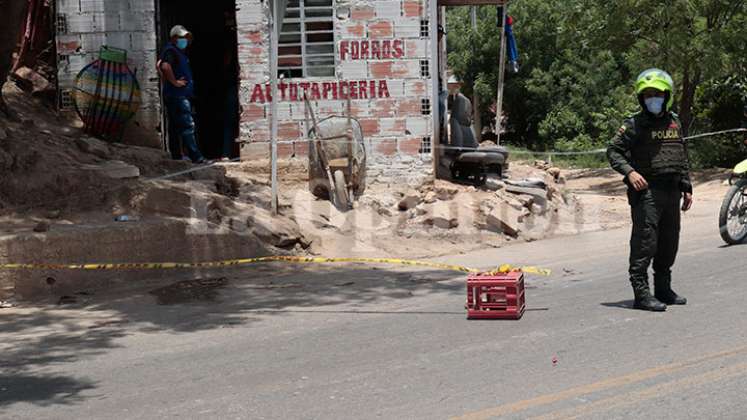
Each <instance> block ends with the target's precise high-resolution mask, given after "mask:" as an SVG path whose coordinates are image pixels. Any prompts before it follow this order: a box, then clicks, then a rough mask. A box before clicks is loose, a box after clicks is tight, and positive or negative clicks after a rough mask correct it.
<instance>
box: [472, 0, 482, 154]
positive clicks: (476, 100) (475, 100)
mask: <svg viewBox="0 0 747 420" xmlns="http://www.w3.org/2000/svg"><path fill="white" fill-rule="evenodd" d="M470 12H471V13H470V14H471V17H472V30H474V32H475V33H477V6H471V9H470ZM475 76H477V74H475ZM476 82H477V78H476V77H475V78H473V84H472V119H473V120H474V126H473V131H474V134H475V139H477V142H478V143H480V142H482V118H481V115H480V114H481V113H480V97H479V96H478V95H477V90H476V89H475V87H476V85H477V83H476Z"/></svg>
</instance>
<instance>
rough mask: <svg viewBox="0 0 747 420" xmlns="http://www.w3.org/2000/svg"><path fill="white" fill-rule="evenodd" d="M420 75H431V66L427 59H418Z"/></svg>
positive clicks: (425, 76)
mask: <svg viewBox="0 0 747 420" xmlns="http://www.w3.org/2000/svg"><path fill="white" fill-rule="evenodd" d="M420 77H422V78H424V79H428V78H430V77H431V66H430V63H429V62H428V60H420Z"/></svg>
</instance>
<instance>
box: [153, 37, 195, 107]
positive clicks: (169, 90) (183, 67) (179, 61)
mask: <svg viewBox="0 0 747 420" xmlns="http://www.w3.org/2000/svg"><path fill="white" fill-rule="evenodd" d="M168 52H172V53H174V55H175V56H176V65H174V66H172V70H173V71H174V78H176V80H179V79H184V80H186V81H187V85H186V86H184V87H181V88H178V87H176V86H174V85H172V84H171V83H170V82H169V81H167V80H166V81H164V83H163V96H165V97H167V98H191V97H193V96H194V90H195V87H194V86H195V85H194V78H193V76H192V68H191V67H190V66H189V57H187V54H184V51H182V50H180V49H179V48H176V46H174V45H173V44H171V43H169V44H166V47H164V49H163V53H162V54H161V59H162V60H163V58H164V57H165V56H166V54H167V53H168Z"/></svg>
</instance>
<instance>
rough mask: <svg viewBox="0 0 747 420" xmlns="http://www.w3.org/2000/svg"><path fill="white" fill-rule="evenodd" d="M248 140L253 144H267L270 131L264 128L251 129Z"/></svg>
mask: <svg viewBox="0 0 747 420" xmlns="http://www.w3.org/2000/svg"><path fill="white" fill-rule="evenodd" d="M250 134H251V135H250V139H251V141H253V142H268V141H270V130H269V128H267V127H266V126H263V127H253V128H251V131H250Z"/></svg>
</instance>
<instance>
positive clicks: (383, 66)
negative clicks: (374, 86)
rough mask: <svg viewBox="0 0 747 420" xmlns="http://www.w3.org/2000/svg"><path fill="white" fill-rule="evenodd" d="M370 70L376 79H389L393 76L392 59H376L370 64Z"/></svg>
mask: <svg viewBox="0 0 747 420" xmlns="http://www.w3.org/2000/svg"><path fill="white" fill-rule="evenodd" d="M368 72H369V74H370V75H371V77H372V78H374V79H387V78H390V77H392V62H391V61H375V62H372V63H370V64H369V65H368Z"/></svg>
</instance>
